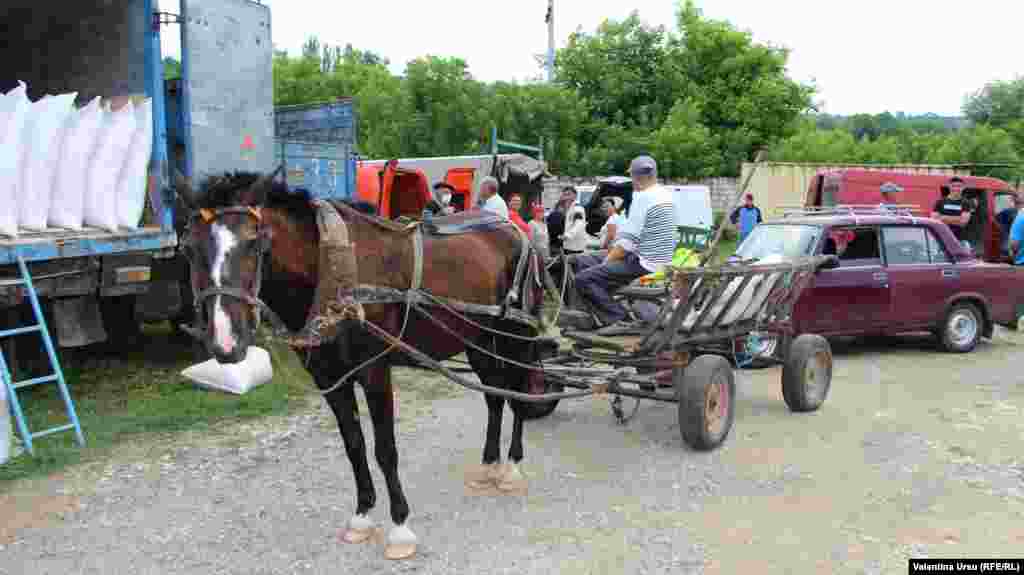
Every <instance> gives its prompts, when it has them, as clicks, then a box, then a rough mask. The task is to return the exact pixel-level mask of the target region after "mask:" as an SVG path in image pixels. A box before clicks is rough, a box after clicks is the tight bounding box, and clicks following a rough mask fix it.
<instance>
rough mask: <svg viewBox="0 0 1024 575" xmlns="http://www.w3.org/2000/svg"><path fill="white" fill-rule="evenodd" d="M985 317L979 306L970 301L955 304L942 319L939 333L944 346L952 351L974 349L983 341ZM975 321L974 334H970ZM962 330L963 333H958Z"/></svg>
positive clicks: (962, 351)
mask: <svg viewBox="0 0 1024 575" xmlns="http://www.w3.org/2000/svg"><path fill="white" fill-rule="evenodd" d="M984 321H985V320H984V318H983V317H982V315H981V312H980V311H978V307H977V306H976V305H974V304H972V303H968V302H958V303H955V304H953V306H952V307H950V308H949V311H948V312H946V317H945V318H943V320H942V328H941V331H940V332H939V333H938V334H937V335H938V337H939V343H940V344H941V345H942V348H943V349H945V350H946V351H948V352H951V353H967V352H970V351H973V350H974V348H975V347H977V346H978V342H979V341H981V332H982V331H983V330H984ZM972 323H973V332H974V333H973V335H972V334H970V331H971V327H970V325H971V324H972ZM957 331H961V332H962V333H959V334H958V333H957Z"/></svg>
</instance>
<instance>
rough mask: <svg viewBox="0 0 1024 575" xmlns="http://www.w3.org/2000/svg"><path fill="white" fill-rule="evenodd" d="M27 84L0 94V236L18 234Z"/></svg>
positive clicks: (27, 102) (21, 84)
mask: <svg viewBox="0 0 1024 575" xmlns="http://www.w3.org/2000/svg"><path fill="white" fill-rule="evenodd" d="M27 89H28V87H27V86H26V85H25V83H24V82H20V81H19V82H18V87H17V88H14V89H13V90H11V91H10V92H7V93H6V94H4V95H2V96H0V235H2V236H9V237H12V238H13V237H17V236H18V212H19V211H20V209H21V208H20V202H19V200H20V194H19V193H18V189H19V188H20V187H21V139H22V137H21V135H22V132H23V130H24V127H25V118H26V117H27V116H28V109H29V101H28V94H27V93H26V92H27Z"/></svg>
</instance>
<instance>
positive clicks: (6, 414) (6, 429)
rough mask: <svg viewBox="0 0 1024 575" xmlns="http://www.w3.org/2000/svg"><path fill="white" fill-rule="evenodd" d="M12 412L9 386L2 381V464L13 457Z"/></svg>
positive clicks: (0, 456)
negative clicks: (9, 403) (8, 400)
mask: <svg viewBox="0 0 1024 575" xmlns="http://www.w3.org/2000/svg"><path fill="white" fill-rule="evenodd" d="M13 433H14V430H13V428H12V424H11V412H10V410H9V408H8V407H7V386H6V385H4V384H2V383H0V465H3V464H4V463H6V462H7V460H8V459H10V458H11V436H12V435H13Z"/></svg>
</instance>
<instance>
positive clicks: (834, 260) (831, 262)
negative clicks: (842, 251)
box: [818, 255, 839, 271]
mask: <svg viewBox="0 0 1024 575" xmlns="http://www.w3.org/2000/svg"><path fill="white" fill-rule="evenodd" d="M837 267H839V257H838V256H833V255H828V256H825V261H823V262H821V264H820V265H819V266H818V270H819V271H821V270H834V269H836V268H837Z"/></svg>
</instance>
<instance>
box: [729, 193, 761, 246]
mask: <svg viewBox="0 0 1024 575" xmlns="http://www.w3.org/2000/svg"><path fill="white" fill-rule="evenodd" d="M729 221H730V222H732V225H734V226H736V229H737V230H738V231H739V235H740V238H739V241H740V243H743V239H744V238H746V237H747V235H748V234H749V233H750V230H753V229H754V226H756V225H757V224H759V223H761V222H762V221H764V220H763V219H762V218H761V208H759V207H757V206H755V205H754V195H753V194H747V195H746V196H744V198H743V205H742V206H740V207H738V208H736V209H735V210H733V211H732V213H731V214H729Z"/></svg>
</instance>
